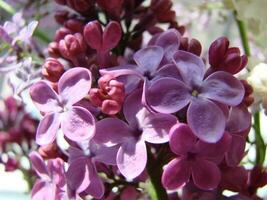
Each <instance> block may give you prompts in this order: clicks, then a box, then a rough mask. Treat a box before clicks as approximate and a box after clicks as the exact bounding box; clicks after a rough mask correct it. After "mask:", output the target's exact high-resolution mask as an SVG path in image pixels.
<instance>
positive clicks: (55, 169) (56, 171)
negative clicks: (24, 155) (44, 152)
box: [47, 158, 65, 187]
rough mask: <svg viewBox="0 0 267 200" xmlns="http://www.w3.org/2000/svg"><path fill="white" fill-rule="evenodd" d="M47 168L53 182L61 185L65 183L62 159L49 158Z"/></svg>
mask: <svg viewBox="0 0 267 200" xmlns="http://www.w3.org/2000/svg"><path fill="white" fill-rule="evenodd" d="M47 168H48V171H49V174H50V177H51V178H52V181H53V183H55V184H56V185H57V186H58V187H63V186H64V185H65V171H64V161H63V160H62V159H61V158H56V159H50V160H48V162H47Z"/></svg>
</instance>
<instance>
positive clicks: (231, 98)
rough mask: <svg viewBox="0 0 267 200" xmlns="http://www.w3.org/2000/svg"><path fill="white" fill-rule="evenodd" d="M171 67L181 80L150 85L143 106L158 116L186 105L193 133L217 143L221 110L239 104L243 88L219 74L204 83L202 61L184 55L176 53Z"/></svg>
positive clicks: (222, 127)
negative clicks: (173, 66)
mask: <svg viewBox="0 0 267 200" xmlns="http://www.w3.org/2000/svg"><path fill="white" fill-rule="evenodd" d="M173 63H174V64H175V65H176V67H177V69H178V71H179V76H180V77H181V79H182V80H181V79H180V78H173V77H163V78H159V79H157V80H155V81H153V82H151V83H150V84H149V85H148V91H146V92H145V94H146V95H145V102H146V104H147V105H148V106H149V108H150V109H153V110H155V111H157V112H160V113H175V112H177V111H179V110H181V109H182V108H184V107H186V106H187V105H189V106H188V110H187V122H188V125H189V126H190V128H191V129H192V131H193V133H194V134H195V135H196V136H197V137H199V138H200V139H201V140H204V141H206V142H211V143H215V142H217V141H218V140H219V139H220V138H221V137H222V135H223V133H224V130H225V123H226V117H225V115H224V113H223V110H222V108H223V107H225V106H224V105H229V106H236V105H238V104H240V102H241V101H242V98H243V96H244V88H243V85H242V84H241V82H240V81H239V80H238V79H236V78H235V77H234V76H232V75H231V74H229V73H227V72H222V71H220V72H215V73H213V74H211V75H209V76H208V77H206V78H205V79H204V75H205V65H204V63H203V61H202V60H201V59H200V58H199V57H197V56H195V55H194V54H191V53H188V52H185V51H177V52H176V53H175V54H174V56H173ZM179 76H178V77H179ZM203 79H204V80H203ZM219 104H221V105H222V106H220V105H219Z"/></svg>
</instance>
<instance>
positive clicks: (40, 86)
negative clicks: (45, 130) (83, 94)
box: [30, 81, 62, 113]
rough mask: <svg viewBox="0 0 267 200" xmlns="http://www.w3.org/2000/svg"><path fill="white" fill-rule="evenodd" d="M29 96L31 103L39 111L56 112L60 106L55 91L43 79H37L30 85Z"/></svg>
mask: <svg viewBox="0 0 267 200" xmlns="http://www.w3.org/2000/svg"><path fill="white" fill-rule="evenodd" d="M30 96H31V99H32V101H33V103H34V104H35V105H36V107H37V108H38V110H40V111H41V112H45V113H49V112H57V111H60V110H61V109H62V108H61V107H60V106H59V99H58V95H57V94H56V92H55V91H54V90H53V89H52V88H51V86H50V85H48V83H46V82H45V81H39V82H37V83H35V84H34V85H32V86H31V88H30Z"/></svg>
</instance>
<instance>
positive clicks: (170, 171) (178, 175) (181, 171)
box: [161, 158, 191, 190]
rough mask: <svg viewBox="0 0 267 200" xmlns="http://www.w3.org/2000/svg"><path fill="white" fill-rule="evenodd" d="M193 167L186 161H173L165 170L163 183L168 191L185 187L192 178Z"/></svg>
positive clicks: (177, 159)
mask: <svg viewBox="0 0 267 200" xmlns="http://www.w3.org/2000/svg"><path fill="white" fill-rule="evenodd" d="M190 174H191V165H190V163H189V162H187V161H186V160H185V159H183V158H182V159H179V158H176V159H173V160H172V161H171V162H169V163H168V164H167V166H166V168H164V171H163V174H162V177H161V181H162V184H163V186H164V187H165V188H167V189H168V190H175V189H177V188H179V187H182V186H183V185H185V184H186V183H187V182H188V181H189V178H190Z"/></svg>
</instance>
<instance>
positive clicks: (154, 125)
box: [136, 108, 177, 144]
mask: <svg viewBox="0 0 267 200" xmlns="http://www.w3.org/2000/svg"><path fill="white" fill-rule="evenodd" d="M136 117H137V119H138V121H139V127H140V129H143V133H142V138H143V139H144V140H145V141H147V142H150V143H153V144H160V143H165V142H168V141H169V131H170V129H171V127H172V126H173V125H174V124H175V123H176V122H177V119H176V117H175V116H173V115H171V114H162V113H150V112H149V111H148V110H147V109H146V108H143V109H142V110H140V111H139V112H138V113H137V115H136Z"/></svg>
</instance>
